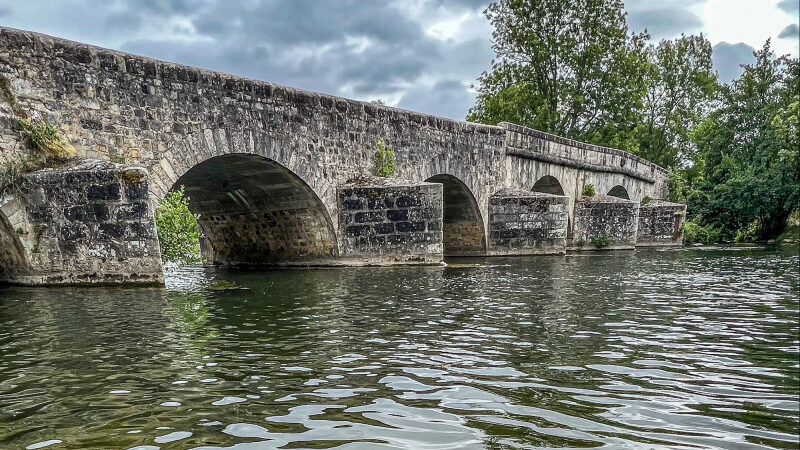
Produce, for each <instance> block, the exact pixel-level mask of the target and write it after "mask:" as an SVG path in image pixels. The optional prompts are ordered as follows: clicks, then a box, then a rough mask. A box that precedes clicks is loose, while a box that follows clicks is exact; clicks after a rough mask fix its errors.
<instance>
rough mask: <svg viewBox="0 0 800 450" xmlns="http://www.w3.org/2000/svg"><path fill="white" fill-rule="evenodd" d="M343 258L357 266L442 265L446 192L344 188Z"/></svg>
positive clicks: (429, 186) (381, 185) (390, 185)
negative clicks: (443, 207)
mask: <svg viewBox="0 0 800 450" xmlns="http://www.w3.org/2000/svg"><path fill="white" fill-rule="evenodd" d="M337 197H338V202H339V227H340V230H341V234H342V241H341V244H342V245H341V247H342V257H343V258H344V259H346V260H349V262H350V263H354V264H396V263H438V262H440V261H441V259H442V187H441V185H440V184H434V183H415V182H409V181H405V180H397V179H391V180H390V179H378V178H376V179H367V180H360V181H359V183H358V184H355V183H354V184H346V185H342V186H339V188H338V190H337Z"/></svg>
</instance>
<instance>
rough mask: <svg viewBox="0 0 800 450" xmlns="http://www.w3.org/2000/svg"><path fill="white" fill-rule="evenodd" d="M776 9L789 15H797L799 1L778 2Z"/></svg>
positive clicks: (782, 0) (784, 0) (783, 0)
mask: <svg viewBox="0 0 800 450" xmlns="http://www.w3.org/2000/svg"><path fill="white" fill-rule="evenodd" d="M778 8H780V9H782V10H783V11H785V12H787V13H789V14H797V13H798V12H800V0H781V1H779V2H778Z"/></svg>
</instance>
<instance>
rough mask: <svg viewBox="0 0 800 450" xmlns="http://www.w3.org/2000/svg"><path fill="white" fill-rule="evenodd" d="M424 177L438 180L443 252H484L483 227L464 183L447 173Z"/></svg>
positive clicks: (429, 179) (476, 206) (478, 211)
mask: <svg viewBox="0 0 800 450" xmlns="http://www.w3.org/2000/svg"><path fill="white" fill-rule="evenodd" d="M425 181H427V182H429V183H441V184H442V194H443V198H442V200H443V203H444V211H443V220H442V234H443V242H444V254H445V256H474V255H485V254H486V231H485V230H484V225H483V218H482V217H481V213H480V208H479V207H478V202H477V201H476V200H475V196H474V195H473V194H472V192H471V191H470V190H469V188H468V187H467V185H466V184H464V182H463V181H461V180H460V179H458V178H457V177H455V176H453V175H448V174H439V175H434V176H432V177H430V178H428V179H427V180H425Z"/></svg>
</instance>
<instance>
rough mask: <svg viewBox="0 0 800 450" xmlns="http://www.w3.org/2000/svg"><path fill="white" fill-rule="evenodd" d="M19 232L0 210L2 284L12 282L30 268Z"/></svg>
mask: <svg viewBox="0 0 800 450" xmlns="http://www.w3.org/2000/svg"><path fill="white" fill-rule="evenodd" d="M25 255H26V253H25V248H24V247H23V245H22V243H21V242H20V239H19V236H18V232H17V230H15V229H14V227H13V226H12V225H11V222H10V221H9V220H8V217H6V214H5V213H4V211H3V209H2V208H0V283H1V282H7V281H10V280H11V278H12V276H14V275H18V274H19V273H20V272H23V271H25V269H27V268H28V267H29V264H28V260H27V258H26V256H25Z"/></svg>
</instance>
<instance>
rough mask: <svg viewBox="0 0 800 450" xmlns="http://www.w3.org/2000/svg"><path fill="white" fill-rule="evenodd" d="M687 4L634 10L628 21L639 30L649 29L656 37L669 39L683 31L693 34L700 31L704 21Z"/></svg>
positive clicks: (630, 13) (629, 14) (633, 27)
mask: <svg viewBox="0 0 800 450" xmlns="http://www.w3.org/2000/svg"><path fill="white" fill-rule="evenodd" d="M686 6H687V5H685V4H684V5H680V6H679V5H665V6H662V7H655V8H653V7H647V8H646V9H636V10H632V11H630V12H629V13H628V23H629V25H630V27H631V28H632V29H634V30H637V31H641V30H644V29H647V31H648V32H649V33H650V35H651V36H652V37H654V38H656V39H661V38H667V39H668V38H672V37H674V36H677V35H679V34H681V33H686V34H691V33H694V32H697V31H700V29H701V28H702V26H703V21H702V20H701V19H700V17H698V16H697V15H696V14H695V13H693V12H692V11H690V10H689V9H688V8H686Z"/></svg>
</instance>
